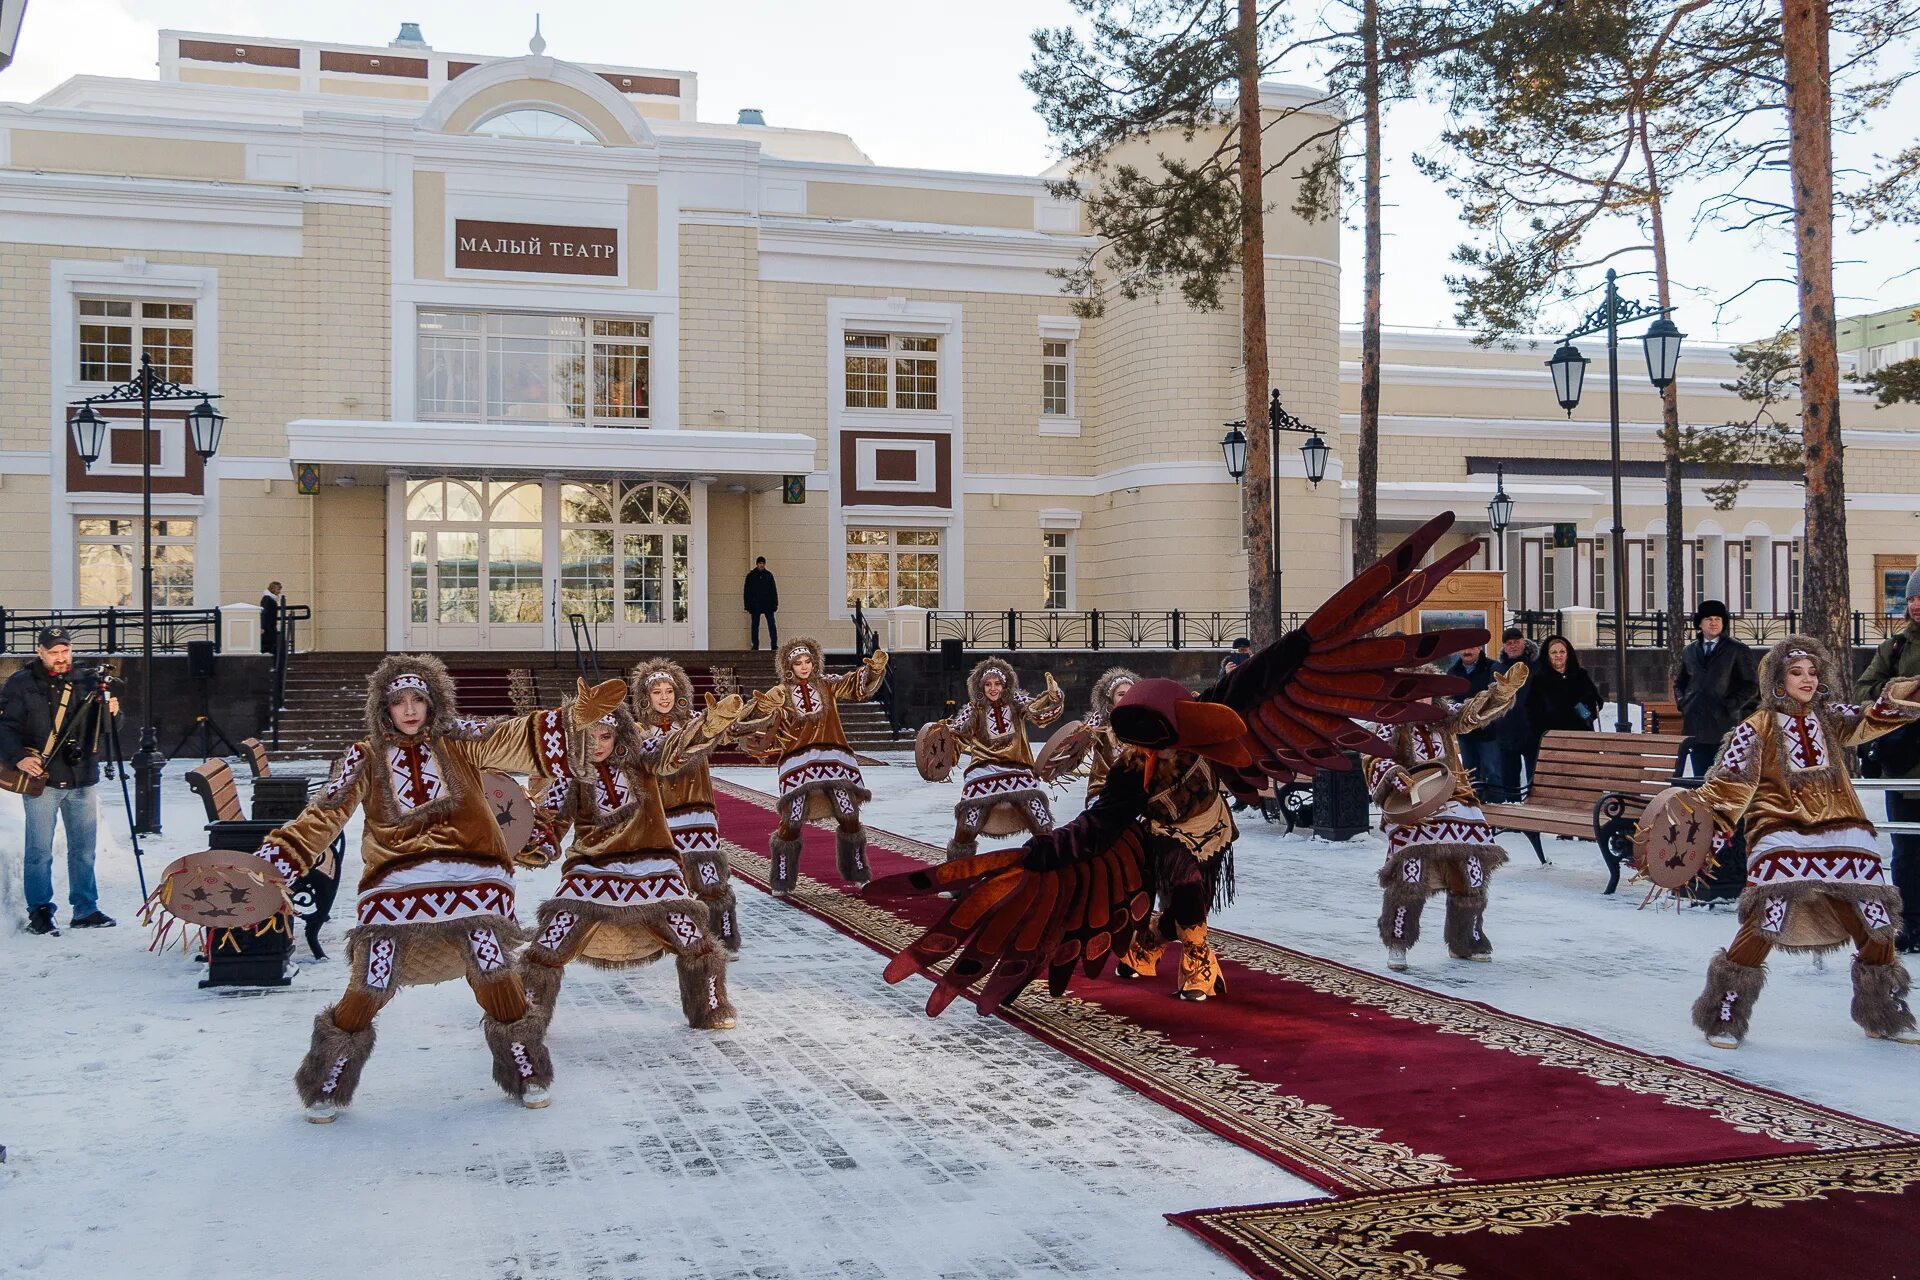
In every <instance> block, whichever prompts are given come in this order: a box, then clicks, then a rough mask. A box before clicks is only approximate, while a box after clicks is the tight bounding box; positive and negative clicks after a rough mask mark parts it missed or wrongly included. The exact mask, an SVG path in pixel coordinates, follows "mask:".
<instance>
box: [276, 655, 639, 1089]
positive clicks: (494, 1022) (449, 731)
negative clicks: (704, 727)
mask: <svg viewBox="0 0 1920 1280" xmlns="http://www.w3.org/2000/svg"><path fill="white" fill-rule="evenodd" d="M626 692H627V687H626V685H625V684H623V683H621V682H620V681H618V680H609V681H607V682H606V683H604V684H601V685H598V686H596V687H594V688H592V689H588V688H587V687H586V683H585V681H582V682H581V685H580V692H579V695H578V696H577V697H576V698H575V699H573V700H572V701H571V702H570V703H569V704H568V707H567V709H563V710H545V711H535V712H533V713H532V714H530V715H524V716H510V717H507V718H505V719H501V720H488V721H482V720H473V719H463V718H461V717H460V716H459V715H458V714H457V713H456V711H455V708H454V688H453V679H452V677H451V676H449V675H448V674H447V669H446V667H444V666H442V665H441V663H440V660H439V659H437V658H433V657H429V656H426V655H418V656H416V655H412V654H398V655H395V656H393V657H389V658H387V659H386V660H385V661H383V662H381V664H380V665H379V666H378V667H377V668H375V669H374V672H373V674H372V676H371V677H369V678H368V681H367V708H366V714H367V736H366V737H364V738H362V739H361V740H360V741H358V742H356V743H354V744H353V745H352V746H350V747H348V748H347V750H346V753H345V754H344V755H342V756H341V757H340V759H339V761H338V762H336V763H335V765H334V766H333V772H332V775H331V776H330V777H329V778H328V780H327V784H326V786H325V787H323V788H322V789H321V792H320V795H319V796H318V797H317V798H316V799H315V800H314V801H313V802H312V803H311V804H309V805H308V806H307V807H306V808H305V809H304V810H302V811H301V813H300V816H299V817H297V818H295V819H293V820H292V821H290V822H288V823H286V824H285V825H284V826H280V827H277V828H275V829H274V830H273V831H272V832H270V833H269V834H268V835H267V837H266V840H265V841H264V842H263V843H262V844H261V846H260V848H259V849H258V850H257V853H258V856H259V857H261V858H262V859H264V860H265V861H266V862H267V863H269V864H270V865H271V866H272V867H273V868H274V869H275V870H277V871H278V872H279V873H280V874H281V875H282V876H283V877H285V878H286V880H287V881H288V882H289V883H291V882H292V881H293V880H294V879H295V878H296V877H298V876H300V875H303V874H305V873H306V872H307V871H308V870H309V869H310V868H311V867H312V866H313V865H314V864H315V863H316V862H318V861H319V860H320V858H321V856H322V855H323V854H324V853H325V852H326V850H327V847H328V846H329V845H331V844H332V843H333V840H334V837H336V836H338V835H339V834H340V832H341V830H342V829H343V828H344V827H345V826H346V825H347V820H348V819H349V818H351V817H352V816H353V811H354V810H355V809H356V808H360V807H364V808H365V810H366V824H365V829H364V831H363V833H362V835H361V839H360V861H361V864H362V868H363V869H362V871H361V874H360V905H359V913H358V914H359V925H358V927H357V928H355V929H354V930H353V931H352V932H350V933H349V934H347V956H348V961H347V963H348V965H349V967H350V969H351V976H350V978H349V980H348V984H347V993H346V994H345V995H344V996H342V997H341V998H340V1001H339V1003H338V1004H334V1005H329V1006H328V1007H327V1008H325V1009H323V1010H321V1011H320V1013H319V1014H318V1015H317V1016H316V1017H315V1018H314V1020H313V1044H312V1047H310V1048H309V1049H308V1050H307V1056H306V1060H305V1061H304V1062H302V1063H301V1064H300V1070H299V1072H298V1073H297V1074H296V1075H295V1076H294V1085H295V1087H296V1088H297V1089H298V1090H299V1093H300V1101H301V1102H302V1103H304V1104H305V1105H306V1108H307V1119H309V1120H311V1121H314V1122H315V1123H322V1124H323V1123H325V1122H327V1121H329V1120H332V1119H333V1117H334V1113H335V1111H337V1110H338V1109H339V1108H341V1107H344V1106H346V1105H347V1104H348V1103H350V1102H352V1101H353V1094H354V1090H355V1088H356V1087H357V1086H358V1085H359V1083H360V1073H361V1070H362V1069H363V1068H364V1067H365V1066H366V1063H367V1058H368V1056H369V1055H371V1054H372V1052H373V1020H374V1015H375V1014H377V1013H379V1012H380V1010H381V1008H382V1007H383V1006H385V1004H386V1003H387V1001H389V1000H391V999H392V998H393V995H394V993H395V992H396V991H398V990H399V989H400V988H401V987H412V986H424V985H427V984H430V983H435V982H445V981H447V980H449V979H451V978H459V977H464V978H466V980H467V981H468V983H470V984H471V985H472V987H473V994H474V998H475V999H476V1000H478V1001H479V1002H480V1007H481V1008H482V1009H484V1010H485V1011H486V1016H485V1017H484V1018H483V1019H482V1020H481V1025H482V1026H483V1027H484V1028H485V1032H486V1039H487V1046H488V1048H489V1049H491V1050H492V1052H493V1078H494V1080H495V1081H496V1082H497V1083H498V1084H499V1085H500V1087H501V1088H502V1089H504V1090H506V1092H507V1093H508V1094H509V1095H511V1096H512V1097H514V1098H517V1099H519V1100H520V1101H521V1102H522V1103H524V1104H525V1105H527V1106H529V1107H544V1106H545V1105H547V1087H548V1086H549V1085H550V1084H551V1083H552V1082H553V1062H552V1059H551V1058H549V1057H548V1055H547V1045H546V1039H547V1019H548V1016H549V1013H550V1010H549V1009H547V1008H544V1007H540V1006H536V1005H531V1004H529V1002H528V1000H527V997H526V993H525V991H524V990H523V989H522V987H521V984H520V979H519V978H518V977H517V976H516V975H515V973H514V970H513V965H512V959H511V956H512V949H513V947H514V945H515V944H517V943H518V942H519V941H520V939H521V933H520V927H519V925H518V924H517V923H516V922H515V921H514V915H513V866H514V855H515V854H516V853H518V852H519V851H518V850H510V849H508V848H507V847H506V843H505V841H504V840H503V839H502V838H501V834H500V824H499V822H498V821H497V820H496V819H495V818H494V814H493V809H492V807H491V806H490V805H489V804H488V803H487V798H486V794H485V791H484V789H483V785H482V782H481V778H480V771H481V770H482V769H500V770H503V771H505V772H508V773H521V774H536V775H539V776H541V777H564V776H566V774H567V772H568V770H569V768H570V767H571V765H572V761H571V759H570V757H569V755H568V751H567V740H568V737H569V731H570V730H574V729H577V728H578V727H579V726H578V725H576V724H572V723H570V719H569V717H570V716H577V717H580V718H581V719H582V720H583V721H592V720H596V719H598V718H599V717H600V716H602V715H605V714H606V713H607V712H608V711H610V710H611V709H613V708H614V707H617V706H619V705H620V702H621V700H622V699H623V698H625V696H626Z"/></svg>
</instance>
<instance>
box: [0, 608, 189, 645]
mask: <svg viewBox="0 0 1920 1280" xmlns="http://www.w3.org/2000/svg"><path fill="white" fill-rule="evenodd" d="M44 627H64V628H66V630H67V631H68V632H69V633H70V634H71V635H72V636H73V647H74V649H75V650H77V651H79V652H81V653H137V652H139V651H140V650H141V649H142V648H143V647H144V643H143V642H144V636H143V634H142V630H141V616H140V610H138V609H112V608H109V609H52V610H48V611H45V612H40V613H25V612H19V611H16V610H12V609H4V608H0V653H31V652H33V642H34V638H35V636H37V635H38V634H39V632H40V631H41V629H42V628H44ZM189 640H211V641H213V648H214V652H216V653H218V652H219V651H220V610H219V609H217V608H213V609H155V610H154V611H153V648H154V652H156V653H181V652H184V651H185V650H186V647H187V641H189Z"/></svg>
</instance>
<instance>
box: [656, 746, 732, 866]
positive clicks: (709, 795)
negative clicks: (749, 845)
mask: <svg viewBox="0 0 1920 1280" xmlns="http://www.w3.org/2000/svg"><path fill="white" fill-rule="evenodd" d="M675 727H676V726H675V723H674V718H673V717H672V716H671V715H664V716H663V715H658V714H655V715H650V716H648V717H647V722H646V726H645V732H646V734H647V736H648V737H649V738H652V737H656V736H661V735H665V734H669V733H671V732H673V730H674V728H675ZM707 760H708V753H706V752H702V753H701V754H700V755H699V756H698V758H696V759H693V760H691V761H689V762H688V763H687V765H686V767H685V768H683V769H681V770H680V771H679V772H678V773H671V774H662V775H658V776H657V782H658V785H659V789H660V803H661V805H662V806H663V807H664V808H665V809H666V814H667V830H668V831H669V832H670V833H671V834H672V836H673V848H674V851H675V852H676V853H679V854H682V855H684V854H689V853H712V852H714V851H716V850H718V849H719V848H720V822H719V818H718V817H717V816H716V815H715V813H714V809H713V773H712V771H711V770H710V769H709V768H708V765H707Z"/></svg>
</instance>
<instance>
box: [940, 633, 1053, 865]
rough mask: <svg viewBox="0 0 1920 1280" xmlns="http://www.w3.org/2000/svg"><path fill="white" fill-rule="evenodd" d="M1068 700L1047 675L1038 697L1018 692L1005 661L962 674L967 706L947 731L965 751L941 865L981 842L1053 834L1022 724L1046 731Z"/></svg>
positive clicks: (971, 851)
mask: <svg viewBox="0 0 1920 1280" xmlns="http://www.w3.org/2000/svg"><path fill="white" fill-rule="evenodd" d="M1066 706H1067V700H1066V698H1065V697H1064V696H1063V695H1062V694H1061V692H1060V686H1059V685H1057V684H1055V683H1054V682H1053V676H1052V675H1048V676H1047V688H1046V691H1045V692H1044V693H1041V694H1040V695H1039V696H1037V697H1036V696H1034V695H1033V694H1030V693H1027V692H1025V691H1024V690H1022V689H1021V688H1020V677H1019V676H1018V675H1016V674H1015V673H1014V670H1013V668H1012V667H1011V666H1010V665H1008V663H1007V661H1006V660H1005V659H1004V658H988V659H986V660H985V661H983V662H981V663H980V664H979V665H977V666H975V667H974V669H973V672H972V674H970V675H968V676H967V705H965V706H964V707H961V708H960V710H959V711H958V712H956V713H955V714H954V716H953V718H952V719H950V720H948V721H947V722H946V725H947V728H949V729H951V730H952V731H953V736H954V737H955V738H956V739H958V740H959V744H960V749H961V750H962V751H964V752H966V753H967V768H966V772H965V774H964V775H963V779H962V781H961V784H960V803H958V804H956V805H954V806H953V839H951V840H949V841H947V860H948V861H949V862H951V861H952V860H953V859H955V858H971V857H972V856H973V855H974V854H976V853H978V852H980V837H981V836H982V835H989V836H1010V835H1015V834H1018V833H1021V832H1026V833H1029V834H1036V833H1038V832H1041V831H1051V830H1053V806H1052V805H1050V804H1049V803H1047V792H1046V788H1044V787H1042V786H1041V785H1040V779H1039V778H1037V777H1035V776H1034V772H1033V747H1032V745H1031V744H1030V743H1029V742H1028V741H1027V726H1028V725H1029V724H1031V725H1035V726H1037V727H1039V728H1045V727H1046V726H1047V725H1050V724H1052V723H1053V722H1054V721H1055V720H1058V719H1059V718H1060V713H1061V712H1062V711H1064V710H1066Z"/></svg>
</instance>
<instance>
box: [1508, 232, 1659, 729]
mask: <svg viewBox="0 0 1920 1280" xmlns="http://www.w3.org/2000/svg"><path fill="white" fill-rule="evenodd" d="M1672 310H1673V308H1671V307H1658V306H1648V305H1646V304H1645V303H1641V302H1634V301H1631V300H1629V299H1623V298H1621V296H1620V290H1619V287H1618V284H1617V282H1616V280H1615V277H1614V272H1613V268H1611V267H1609V268H1607V292H1606V297H1605V298H1604V299H1603V300H1602V301H1601V303H1600V305H1599V306H1598V307H1596V308H1595V309H1594V310H1593V311H1591V312H1589V313H1588V314H1587V316H1586V318H1585V319H1584V320H1582V321H1581V322H1580V327H1579V328H1577V329H1574V330H1573V331H1572V332H1570V333H1568V334H1567V340H1566V341H1565V342H1563V343H1561V344H1560V349H1559V350H1558V351H1556V352H1554V353H1553V359H1551V360H1549V361H1547V370H1548V372H1550V373H1551V374H1552V375H1553V394H1554V398H1555V399H1557V400H1558V401H1559V402H1560V407H1561V408H1562V409H1565V410H1566V411H1567V416H1568V417H1569V418H1571V417H1572V416H1573V411H1574V409H1575V408H1576V407H1577V406H1578V405H1579V403H1580V390H1581V387H1582V385H1583V384H1584V383H1585V382H1586V378H1587V364H1588V360H1587V358H1586V357H1585V356H1583V355H1581V354H1580V348H1578V347H1576V346H1574V345H1573V340H1574V339H1575V338H1583V337H1586V336H1587V335H1588V334H1593V333H1600V332H1603V331H1604V332H1605V333H1606V335H1607V418H1608V422H1609V423H1610V425H1611V428H1612V440H1613V648H1614V655H1613V656H1614V695H1613V701H1614V712H1615V718H1614V728H1615V729H1616V730H1617V731H1619V732H1621V733H1625V732H1627V730H1628V728H1629V725H1628V722H1627V541H1626V539H1627V531H1626V522H1625V518H1624V512H1623V511H1622V509H1621V508H1622V503H1621V500H1620V326H1621V325H1623V324H1632V323H1634V322H1636V321H1640V320H1648V319H1651V320H1652V321H1653V323H1652V324H1650V325H1648V326H1647V331H1646V333H1645V334H1644V335H1642V337H1641V339H1640V345H1641V348H1642V350H1643V351H1644V352H1645V354H1646V358H1647V380H1648V381H1649V382H1651V383H1653V386H1654V390H1656V391H1665V390H1666V389H1667V388H1668V387H1670V386H1672V385H1673V377H1674V373H1675V371H1676V370H1677V369H1678V368H1679V367H1680V340H1681V339H1682V338H1684V337H1686V336H1687V335H1686V334H1684V333H1682V332H1680V330H1679V329H1678V328H1677V327H1675V325H1674V323H1673V321H1672V320H1670V319H1668V318H1667V317H1668V316H1669V315H1670V314H1671V312H1672ZM1489 510H1491V508H1489ZM1667 551H1668V554H1669V555H1674V554H1678V548H1673V547H1669V548H1668V549H1667Z"/></svg>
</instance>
